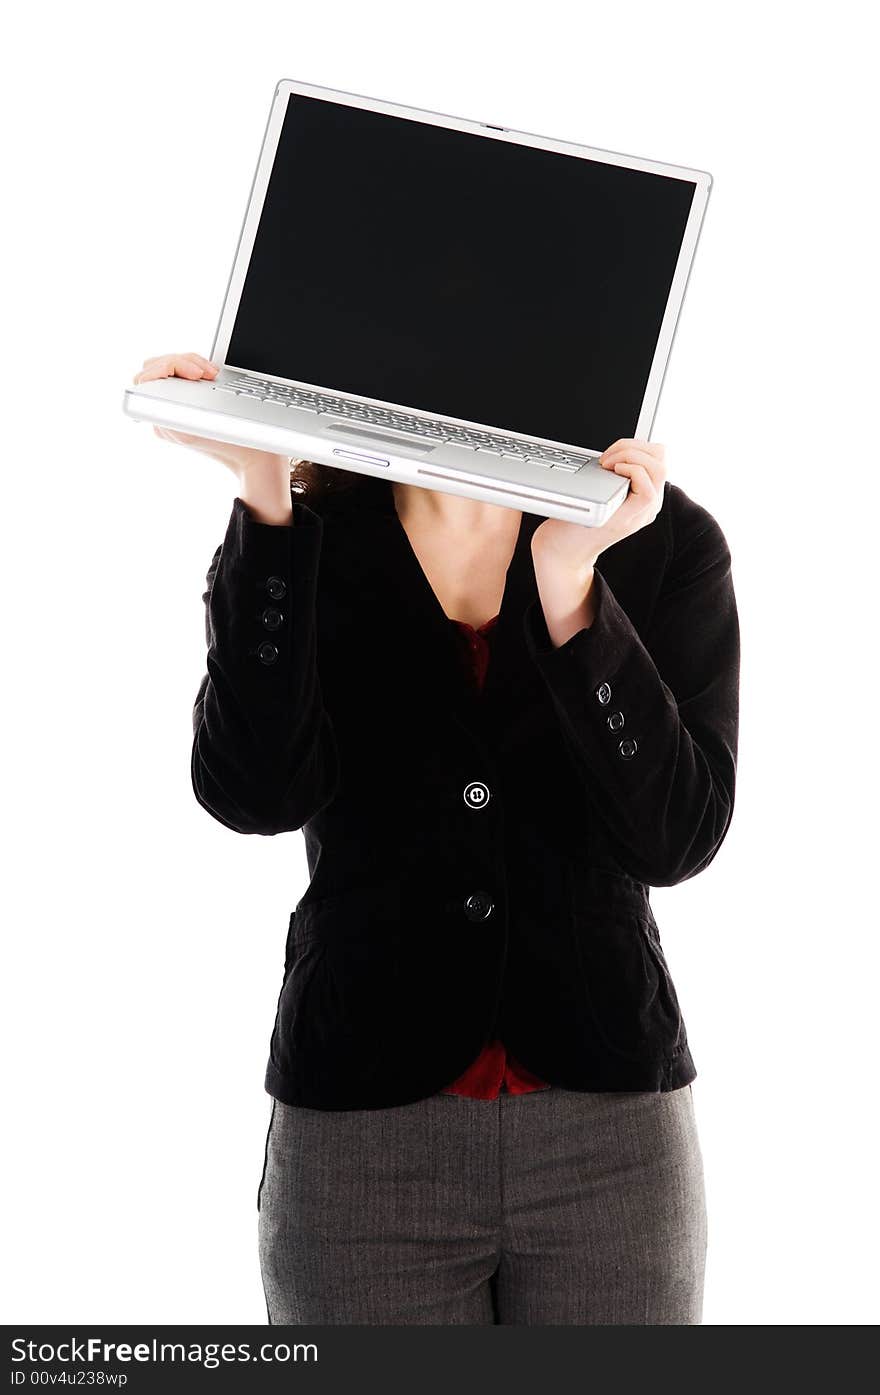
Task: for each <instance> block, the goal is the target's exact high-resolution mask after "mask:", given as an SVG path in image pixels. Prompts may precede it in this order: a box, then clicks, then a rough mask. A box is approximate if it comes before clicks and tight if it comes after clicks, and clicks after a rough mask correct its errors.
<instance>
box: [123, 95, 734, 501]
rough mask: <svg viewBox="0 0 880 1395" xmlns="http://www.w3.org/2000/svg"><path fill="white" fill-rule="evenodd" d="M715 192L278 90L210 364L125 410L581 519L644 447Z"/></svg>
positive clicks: (470, 124)
mask: <svg viewBox="0 0 880 1395" xmlns="http://www.w3.org/2000/svg"><path fill="white" fill-rule="evenodd" d="M711 186H712V176H711V175H710V174H708V173H707V172H706V171H703V170H692V169H686V168H683V167H680V166H676V165H668V164H660V163H658V162H657V161H655V160H645V159H639V158H636V157H634V156H628V155H619V154H616V153H612V152H609V151H606V150H596V149H593V148H591V147H589V146H585V145H578V144H574V143H572V142H570V141H561V140H552V139H550V138H549V137H545V136H537V135H533V134H530V133H528V132H525V131H515V130H509V129H505V128H503V127H500V126H494V125H490V124H488V123H486V122H481V121H472V120H467V119H465V118H462V117H454V116H448V115H445V114H443V113H440V112H433V111H423V110H422V109H420V108H417V107H406V106H401V105H399V104H397V103H392V102H385V101H380V100H379V99H377V98H371V97H364V96H361V95H359V94H356V93H351V92H339V91H336V90H334V89H332V88H327V87H318V86H314V85H312V84H309V83H302V82H296V81H289V80H285V81H282V82H279V84H278V86H277V88H276V89H275V94H274V97H273V101H272V108H271V111H270V114H269V120H268V123H267V126H266V131H265V135H264V138H263V144H262V149H261V151H260V157H259V162H258V165H257V170H256V174H255V176H254V180H253V185H252V187H251V193H250V198H249V202H248V208H247V213H246V215H245V219H244V223H243V226H242V229H241V233H240V236H239V242H238V248H237V250H236V254H235V260H234V264H233V267H232V273H231V276H230V278H229V284H228V286H227V289H226V296H225V300H224V303H223V309H222V313H221V315H220V321H219V324H218V326H217V331H216V333H215V336H214V343H213V347H212V349H211V354H210V357H211V359H212V361H213V362H214V363H216V364H218V365H220V372H219V373H218V375H217V377H216V378H215V379H213V380H212V381H206V380H205V381H196V382H192V381H189V380H187V379H184V378H164V379H160V380H158V381H154V382H146V383H140V384H136V385H131V386H129V387H127V388H126V390H125V396H124V403H123V406H124V410H125V412H126V413H127V414H128V415H129V416H131V417H132V418H134V419H136V420H141V421H148V422H153V423H156V424H159V425H163V426H167V427H172V428H175V429H177V430H181V431H185V432H191V433H193V434H196V435H200V436H208V437H211V438H212V439H215V440H221V441H229V442H233V443H235V444H238V445H244V446H254V447H257V448H260V449H262V450H268V451H272V452H273V453H276V454H280V455H286V456H289V457H291V459H295V458H303V459H309V460H314V461H316V462H320V463H322V464H325V465H331V466H337V467H341V468H344V469H346V470H353V471H357V472H361V473H364V474H370V475H378V476H383V477H386V478H390V479H394V480H400V481H403V482H405V483H408V484H414V485H420V486H422V487H424V488H429V489H437V490H441V491H444V492H446V493H450V494H461V495H466V496H469V497H472V498H476V499H482V500H485V501H486V502H488V503H496V504H501V505H504V506H506V507H509V508H515V509H520V510H522V511H524V512H529V513H535V514H540V515H543V516H545V517H549V518H562V519H569V520H572V521H575V522H579V523H582V524H585V525H587V526H596V525H599V524H602V523H604V522H605V520H606V519H607V518H609V517H610V516H611V514H612V513H613V512H614V511H615V509H617V508H618V507H619V506H620V504H621V503H622V502H623V500H624V498H625V497H626V494H627V491H628V488H629V482H628V481H627V480H626V479H624V478H622V477H621V476H619V475H615V474H613V473H612V472H609V471H606V470H603V469H602V468H601V466H599V465H598V464H597V463H596V461H597V457H598V456H599V455H600V454H601V452H602V451H603V450H605V449H606V448H607V447H608V446H610V445H611V444H612V443H613V442H614V441H615V440H618V439H620V438H639V439H644V440H648V439H650V431H651V427H652V424H653V421H654V415H655V411H656V408H657V403H658V400H659V397H660V391H661V388H662V385H663V379H664V376H665V372H666V365H667V362H668V359H669V355H670V351H671V348H672V342H673V338H674V334H675V328H676V324H677V321H678V317H679V313H680V310H681V306H682V303H683V300H684V294H685V289H686V286H687V282H688V277H689V274H690V268H691V264H692V262H693V258H694V255H695V252H696V247H697V241H698V238H699V233H700V228H701V225H702V220H703V215H704V212H705V208H706V204H707V202H708V198H709V192H710V189H711Z"/></svg>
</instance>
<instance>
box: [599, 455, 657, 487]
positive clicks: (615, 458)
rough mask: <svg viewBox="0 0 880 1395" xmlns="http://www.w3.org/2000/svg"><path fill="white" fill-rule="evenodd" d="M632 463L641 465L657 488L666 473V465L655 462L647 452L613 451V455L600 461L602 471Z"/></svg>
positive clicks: (654, 458)
mask: <svg viewBox="0 0 880 1395" xmlns="http://www.w3.org/2000/svg"><path fill="white" fill-rule="evenodd" d="M627 461H632V462H633V463H634V464H636V465H643V466H644V467H645V469H646V470H647V471H648V473H649V474H650V475H651V477H652V478H653V479H654V481H655V483H656V485H657V487H658V488H659V485H660V481H661V479H662V478H663V476H664V475H665V473H666V465H665V464H664V462H663V461H662V460H657V458H656V456H653V455H649V454H648V452H647V451H644V450H635V449H633V448H630V449H629V450H626V451H615V452H614V454H613V455H610V456H607V457H606V459H605V460H603V461H602V469H603V470H613V469H614V467H615V466H616V465H619V464H622V463H626V462H627Z"/></svg>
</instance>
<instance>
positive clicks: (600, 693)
mask: <svg viewBox="0 0 880 1395" xmlns="http://www.w3.org/2000/svg"><path fill="white" fill-rule="evenodd" d="M596 697H597V698H598V699H599V701H600V702H601V704H602V706H603V707H605V706H607V704H608V703H609V702H610V701H611V685H610V683H600V684H599V686H598V688H597V689H596Z"/></svg>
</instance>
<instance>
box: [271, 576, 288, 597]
mask: <svg viewBox="0 0 880 1395" xmlns="http://www.w3.org/2000/svg"><path fill="white" fill-rule="evenodd" d="M266 590H267V591H268V592H269V595H270V596H271V597H272V599H273V601H280V600H281V597H282V596H286V595H287V583H286V582H284V581H282V579H281V577H280V576H270V577H269V580H268V581H267V582H266Z"/></svg>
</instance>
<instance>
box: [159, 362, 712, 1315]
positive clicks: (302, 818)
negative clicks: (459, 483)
mask: <svg viewBox="0 0 880 1395" xmlns="http://www.w3.org/2000/svg"><path fill="white" fill-rule="evenodd" d="M216 371H217V370H216V368H215V366H214V365H212V364H211V363H209V361H208V360H206V359H204V358H202V357H200V356H199V355H197V354H179V355H174V354H172V355H167V356H163V357H160V358H157V359H149V360H147V361H146V362H145V364H144V368H143V370H142V372H141V373H139V374H138V375H137V376H136V379H135V381H145V380H147V379H149V378H156V377H160V376H163V375H169V374H179V375H181V376H184V377H188V378H199V377H202V376H205V377H208V378H210V377H212V376H213V375H214V374H215V373H216ZM156 429H157V431H158V434H160V435H161V436H163V437H165V438H166V439H169V440H173V441H178V442H181V443H183V444H186V445H188V446H191V447H194V448H195V449H198V450H201V451H205V452H206V453H208V454H209V455H212V456H214V457H215V458H217V459H219V460H221V461H222V462H223V463H224V464H225V465H227V466H228V467H229V468H230V469H231V470H232V472H233V473H234V474H235V476H236V478H237V480H238V486H239V488H238V494H237V496H236V498H235V500H234V502H233V509H232V515H231V517H230V521H229V526H228V528H227V532H226V536H225V538H224V540H223V542H222V544H221V546H220V547H219V548H218V549H217V551H216V552H215V555H214V559H213V561H212V564H211V568H210V571H209V573H208V589H207V591H206V593H205V597H204V600H205V604H206V638H207V643H208V662H207V670H208V671H207V673H206V675H205V677H204V679H203V681H202V684H201V687H200V690H199V693H198V696H197V699H196V704H195V709H194V713H193V729H194V741H193V757H192V782H193V789H194V792H195V794H196V797H197V799H198V801H199V803H200V804H202V805H203V807H204V808H205V809H206V810H207V811H208V812H209V813H210V814H211V815H212V816H213V817H214V818H216V819H217V820H219V821H220V822H221V823H223V824H225V825H226V826H227V827H229V828H231V829H234V830H235V831H236V832H239V833H259V834H262V835H273V834H276V833H280V832H284V831H290V830H294V829H299V828H302V829H303V831H304V835H305V840H306V850H307V855H308V862H309V870H310V875H311V880H310V883H309V887H308V889H307V891H306V893H305V895H304V896H303V898H302V899H301V901H300V902H299V903H298V905H297V907H296V909H295V910H294V912H293V914H292V915H291V919H290V926H289V931H288V937H287V943H286V947H285V963H284V975H283V982H282V988H281V992H280V994H279V1000H278V1010H277V1014H276V1022H275V1027H274V1030H273V1033H272V1039H271V1044H270V1057H269V1062H268V1065H267V1069H266V1078H265V1085H266V1089H267V1091H268V1093H269V1094H270V1095H271V1096H272V1114H271V1120H270V1125H269V1133H268V1136H267V1139H266V1150H265V1156H264V1166H263V1175H262V1177H261V1180H260V1187H259V1191H258V1196H257V1206H258V1211H259V1253H260V1262H261V1271H262V1277H263V1285H264V1291H265V1295H266V1306H267V1314H268V1319H269V1322H270V1323H272V1324H281V1323H296V1324H308V1323H317V1324H323V1323H361V1324H363V1323H371V1324H397V1325H401V1324H439V1325H453V1324H455V1325H460V1324H484V1323H500V1324H525V1325H538V1324H541V1325H560V1324H573V1325H586V1324H590V1325H597V1324H640V1325H644V1324H652V1325H653V1324H695V1323H699V1322H700V1321H701V1320H702V1294H703V1276H704V1264H705V1252H706V1238H707V1224H706V1210H705V1195H704V1186H703V1169H702V1158H701V1153H700V1147H699V1142H698V1137H697V1131H696V1126H695V1119H694V1111H693V1101H692V1094H691V1081H692V1080H693V1079H694V1078H695V1075H696V1070H695V1067H694V1064H693V1060H692V1058H691V1054H690V1049H689V1046H688V1042H687V1033H686V1031H685V1026H684V1021H683V1018H682V1015H681V1010H680V1007H679V1004H678V1000H677V997H676V993H675V989H674V986H673V983H672V979H671V976H670V974H669V969H668V965H667V963H666V960H665V956H664V954H663V950H662V947H661V944H660V938H659V932H658V929H657V925H656V921H655V920H654V917H653V914H652V911H651V907H650V902H649V887H650V886H651V885H654V886H671V885H675V884H676V883H678V882H680V881H683V880H685V879H686V878H688V877H691V876H693V875H695V874H696V873H698V872H699V871H701V870H703V869H704V868H705V867H706V866H707V865H708V864H709V862H711V860H712V859H713V857H714V856H715V854H716V853H717V851H718V848H719V847H720V845H721V843H722V841H723V839H724V837H725V835H726V832H727V829H728V827H729V824H730V819H731V815H732V811H733V799H734V784H735V770H736V754H737V730H738V727H737V723H738V685H739V629H738V620H737V612H736V603H735V598H734V592H733V585H732V580H731V574H730V554H729V551H728V549H727V544H726V541H725V539H724V535H723V534H722V532H721V529H720V528H719V526H718V524H717V523H716V522H715V520H714V519H713V518H712V517H711V515H710V514H708V513H707V511H706V510H705V509H703V508H701V506H699V505H698V504H696V503H695V502H694V501H693V500H691V499H689V497H688V496H687V495H686V494H685V493H684V491H683V490H681V489H679V488H677V487H676V486H674V485H672V484H669V483H667V482H666V479H665V465H664V451H663V447H662V446H658V445H653V444H649V443H648V442H645V441H634V440H619V441H616V442H615V443H614V444H613V445H612V446H610V447H609V448H608V450H606V451H605V453H604V455H603V457H602V461H601V463H602V466H603V468H605V469H609V470H614V471H615V472H616V473H618V474H620V475H625V476H626V477H627V478H628V479H629V481H630V492H629V495H628V497H627V499H626V500H625V502H624V504H623V505H622V506H621V508H620V509H619V510H618V511H617V513H616V514H615V515H614V517H613V518H612V519H611V520H610V521H609V522H608V523H606V524H605V525H604V526H602V527H600V528H594V529H590V528H583V527H580V526H578V525H575V524H572V523H568V522H563V521H560V520H556V519H541V518H539V517H538V516H536V515H531V514H522V515H520V514H518V513H517V512H516V511H513V510H508V509H504V508H499V507H498V506H496V505H489V504H484V503H481V502H478V501H475V500H470V499H461V498H458V497H453V496H449V495H444V494H441V493H436V492H433V491H429V490H424V489H421V488H417V487H411V486H406V485H401V484H398V483H393V484H392V483H391V482H389V481H387V480H381V479H371V478H369V477H367V476H360V475H356V474H347V473H346V472H342V471H339V470H337V469H335V468H324V467H322V466H319V465H315V464H313V463H312V462H298V465H297V468H296V471H295V475H294V478H293V479H292V477H291V469H290V462H289V461H288V460H287V459H286V458H284V457H278V456H274V455H269V454H266V453H264V452H260V451H254V450H248V449H243V448H240V447H237V446H230V445H224V444H222V443H220V442H216V441H210V440H204V439H200V438H196V437H193V436H186V435H182V434H180V433H176V432H170V431H166V430H163V429H160V428H156ZM303 482H304V483H305V486H306V487H305V490H304V491H303V490H302V489H300V488H296V487H294V486H299V485H300V484H302V483H303ZM600 557H601V566H598V565H597V563H598V561H599V559H600Z"/></svg>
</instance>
